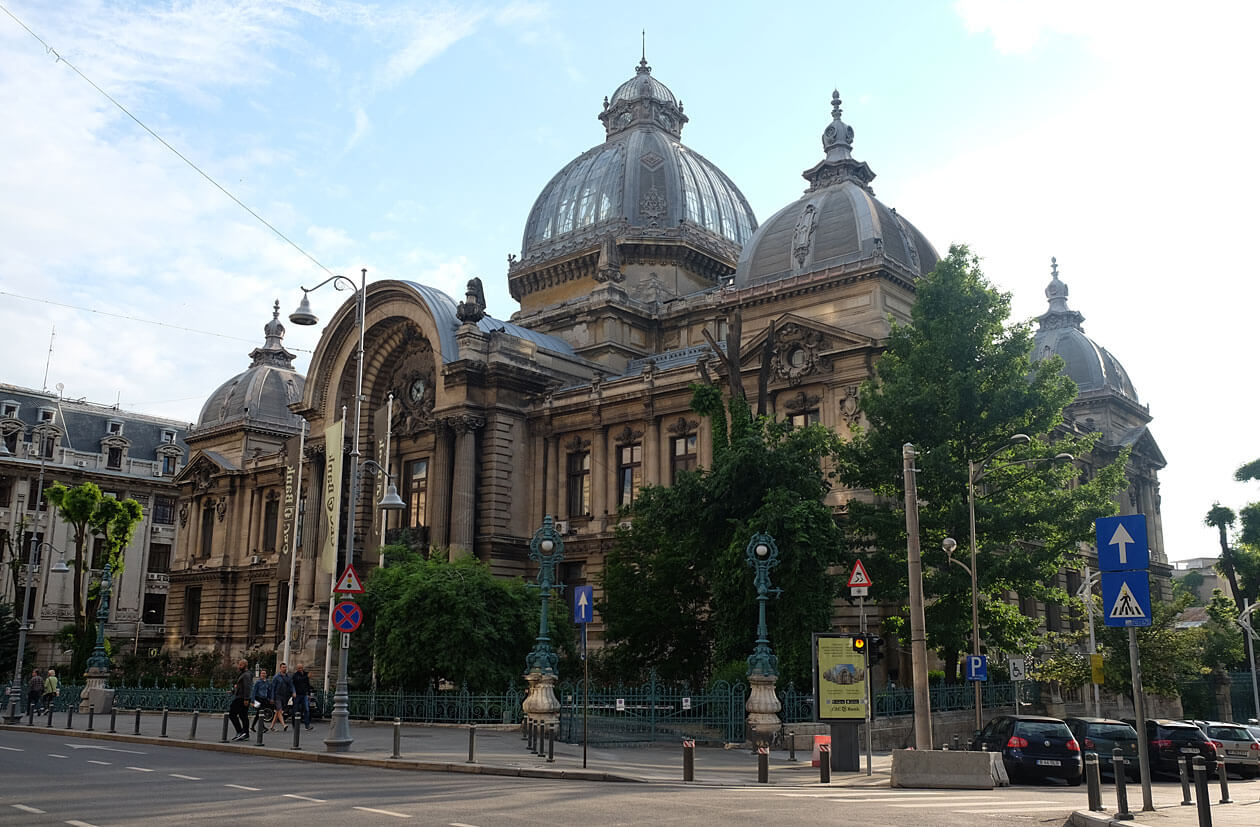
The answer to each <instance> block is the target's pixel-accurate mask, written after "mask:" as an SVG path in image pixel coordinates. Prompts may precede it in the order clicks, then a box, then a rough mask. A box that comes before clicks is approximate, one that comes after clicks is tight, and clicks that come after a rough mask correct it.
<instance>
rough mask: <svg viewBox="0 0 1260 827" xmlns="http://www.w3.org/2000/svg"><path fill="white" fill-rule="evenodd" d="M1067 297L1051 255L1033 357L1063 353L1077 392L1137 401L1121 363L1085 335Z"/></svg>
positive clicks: (1057, 265) (1036, 359)
mask: <svg viewBox="0 0 1260 827" xmlns="http://www.w3.org/2000/svg"><path fill="white" fill-rule="evenodd" d="M1067 297H1068V287H1067V285H1066V284H1065V283H1063V282H1062V281H1061V280H1060V279H1059V262H1058V260H1057V259H1054V258H1051V259H1050V284H1049V285H1047V287H1046V299H1048V300H1049V303H1050V306H1049V309H1047V310H1046V312H1045V313H1043V314H1041V315H1040V316H1038V317H1037V322H1038V326H1037V332H1036V333H1035V334H1034V335H1033V352H1032V358H1033V361H1037V362H1039V361H1041V360H1042V359H1045V358H1046V357H1048V356H1053V355H1055V354H1057V355H1059V356H1061V357H1063V362H1064V368H1063V372H1064V373H1066V374H1067V375H1068V376H1069V377H1070V378H1071V379H1072V381H1073V382H1075V383H1076V386H1077V388H1078V390H1079V393H1080V394H1082V395H1083V394H1087V393H1089V392H1091V391H1109V392H1112V393H1116V394H1119V395H1120V396H1123V397H1125V398H1126V399H1128V400H1130V401H1132V402H1135V403H1136V402H1138V395H1137V391H1136V390H1134V388H1133V383H1132V382H1131V381H1129V374H1128V373H1127V372H1126V371H1125V369H1124V366H1123V365H1121V364H1120V362H1119V360H1117V359H1116V357H1114V356H1112V355H1111V353H1109V352H1108V351H1107V349H1106V348H1104V347H1101V346H1100V345H1098V344H1097V343H1095V342H1094V340H1093V339H1091V338H1089V337H1088V336H1086V335H1085V331H1084V330H1083V329H1082V328H1081V322H1083V321H1084V320H1085V317H1084V316H1083V315H1081V314H1080V313H1079V312H1077V311H1075V310H1071V309H1070V308H1068V305H1067Z"/></svg>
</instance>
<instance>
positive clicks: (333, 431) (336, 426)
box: [319, 419, 346, 574]
mask: <svg viewBox="0 0 1260 827" xmlns="http://www.w3.org/2000/svg"><path fill="white" fill-rule="evenodd" d="M345 425H346V423H345V420H344V419H342V420H339V421H337V422H334V423H333V424H332V425H329V426H328V428H327V429H326V430H325V431H324V456H325V462H324V496H323V503H324V546H323V548H322V549H320V553H319V570H320V571H322V572H323V573H324V574H332V573H333V572H334V571H336V570H337V535H338V533H339V532H340V529H341V464H342V457H341V454H342V452H343V451H344V450H345Z"/></svg>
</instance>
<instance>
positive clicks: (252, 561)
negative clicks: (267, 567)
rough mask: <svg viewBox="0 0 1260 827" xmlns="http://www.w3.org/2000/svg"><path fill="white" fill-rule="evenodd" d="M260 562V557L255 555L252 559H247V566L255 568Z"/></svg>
mask: <svg viewBox="0 0 1260 827" xmlns="http://www.w3.org/2000/svg"><path fill="white" fill-rule="evenodd" d="M260 562H262V558H261V557H259V556H258V555H257V554H255V555H254V556H253V557H250V558H249V564H250V565H251V566H256V565H258V564H259V563H260Z"/></svg>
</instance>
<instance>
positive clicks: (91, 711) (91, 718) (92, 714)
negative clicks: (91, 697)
mask: <svg viewBox="0 0 1260 827" xmlns="http://www.w3.org/2000/svg"><path fill="white" fill-rule="evenodd" d="M95 724H96V704H91V705H89V706H88V728H87V731H88V732H93V731H94V725H95Z"/></svg>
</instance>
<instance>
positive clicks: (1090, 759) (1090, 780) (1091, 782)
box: [1085, 752, 1106, 813]
mask: <svg viewBox="0 0 1260 827" xmlns="http://www.w3.org/2000/svg"><path fill="white" fill-rule="evenodd" d="M1085 791H1086V795H1087V796H1088V798H1089V811H1090V812H1091V813H1101V812H1103V811H1104V810H1105V809H1106V808H1105V807H1103V803H1102V776H1101V773H1100V772H1099V770H1098V753H1096V752H1087V753H1085Z"/></svg>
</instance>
